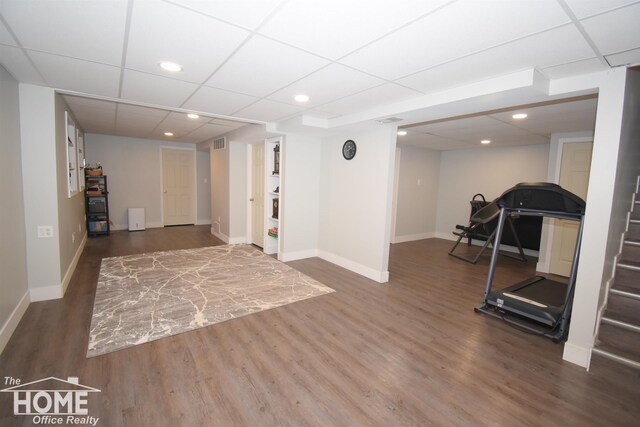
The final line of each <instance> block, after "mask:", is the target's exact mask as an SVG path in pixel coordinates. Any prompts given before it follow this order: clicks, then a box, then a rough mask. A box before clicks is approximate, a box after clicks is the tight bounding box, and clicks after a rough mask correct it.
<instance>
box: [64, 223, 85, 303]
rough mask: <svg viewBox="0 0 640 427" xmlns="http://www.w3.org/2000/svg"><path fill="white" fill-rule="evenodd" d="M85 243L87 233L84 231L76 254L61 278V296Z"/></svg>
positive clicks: (65, 289)
mask: <svg viewBox="0 0 640 427" xmlns="http://www.w3.org/2000/svg"><path fill="white" fill-rule="evenodd" d="M86 244H87V233H84V237H83V238H82V242H80V245H79V246H78V250H77V251H76V254H75V255H74V256H73V260H71V264H69V268H67V272H66V273H65V275H64V277H63V278H62V284H61V287H62V296H64V294H65V293H66V292H67V288H68V287H69V282H71V277H72V276H73V272H74V271H76V267H77V266H78V261H79V260H80V256H81V255H82V251H83V250H84V245H86Z"/></svg>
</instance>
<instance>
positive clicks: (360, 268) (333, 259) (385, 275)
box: [318, 250, 389, 283]
mask: <svg viewBox="0 0 640 427" xmlns="http://www.w3.org/2000/svg"><path fill="white" fill-rule="evenodd" d="M318 257H320V258H322V259H323V260H325V261H329V262H330V263H332V264H336V265H338V266H340V267H343V268H346V269H347V270H351V271H353V272H354V273H358V274H360V275H361V276H364V277H366V278H369V279H371V280H375V281H376V282H378V283H386V282H388V281H389V272H388V271H378V270H374V269H373V268H371V267H367V266H366V265H362V264H358V263H357V262H354V261H351V260H350V259H346V258H343V257H341V256H339V255H336V254H332V253H331V252H327V251H323V250H318Z"/></svg>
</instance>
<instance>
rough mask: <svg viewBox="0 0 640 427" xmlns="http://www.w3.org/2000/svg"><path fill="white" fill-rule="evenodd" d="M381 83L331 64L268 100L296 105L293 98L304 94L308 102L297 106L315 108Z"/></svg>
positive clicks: (377, 79) (368, 76)
mask: <svg viewBox="0 0 640 427" xmlns="http://www.w3.org/2000/svg"><path fill="white" fill-rule="evenodd" d="M383 83H384V80H381V79H379V78H377V77H372V76H370V75H368V74H365V73H363V72H360V71H356V70H353V69H351V68H348V67H345V66H344V65H340V64H331V65H329V66H327V67H325V68H323V69H321V70H319V71H316V72H315V73H313V74H311V75H310V76H307V77H305V78H303V79H302V80H298V81H297V82H295V83H293V84H292V85H289V86H287V87H286V88H284V89H282V90H279V91H278V92H276V93H274V94H273V95H270V96H269V99H272V100H274V101H280V102H285V103H289V104H294V105H296V102H295V100H294V99H293V98H294V96H295V95H298V94H305V95H308V96H309V101H308V102H306V103H304V104H299V106H300V107H315V106H317V105H321V104H325V103H327V102H330V101H334V100H337V99H340V98H343V97H345V96H348V95H351V94H354V93H356V92H360V91H362V90H365V89H369V88H371V87H373V86H379V85H381V84H383Z"/></svg>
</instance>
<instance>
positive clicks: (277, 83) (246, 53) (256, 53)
mask: <svg viewBox="0 0 640 427" xmlns="http://www.w3.org/2000/svg"><path fill="white" fill-rule="evenodd" d="M328 63H329V62H328V61H327V60H325V59H322V58H319V57H317V56H315V55H311V54H309V53H306V52H303V51H301V50H299V49H295V48H293V47H289V46H286V45H284V44H282V43H279V42H276V41H273V40H269V39H267V38H264V37H261V36H255V37H253V38H252V39H251V40H249V41H248V42H247V43H246V44H245V45H244V46H242V48H241V49H240V50H239V51H238V52H237V53H236V54H235V55H233V57H232V58H231V59H229V61H228V62H227V63H226V64H224V65H223V66H222V67H221V68H220V70H218V71H217V72H216V73H215V74H214V75H213V76H212V77H211V78H210V79H209V81H208V82H207V83H206V84H207V85H208V86H213V87H217V88H224V89H228V90H232V91H235V92H240V93H246V94H248V95H253V96H259V97H262V96H265V95H268V94H270V93H271V92H273V91H276V90H278V89H280V88H281V87H283V86H286V85H288V84H289V83H291V82H292V81H295V80H297V79H299V78H301V77H304V76H306V75H307V74H309V73H312V72H313V71H315V70H317V69H318V68H320V67H323V66H325V65H327V64H328Z"/></svg>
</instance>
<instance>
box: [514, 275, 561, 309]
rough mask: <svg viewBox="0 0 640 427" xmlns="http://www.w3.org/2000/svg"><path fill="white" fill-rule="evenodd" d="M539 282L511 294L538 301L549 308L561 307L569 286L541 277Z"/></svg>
mask: <svg viewBox="0 0 640 427" xmlns="http://www.w3.org/2000/svg"><path fill="white" fill-rule="evenodd" d="M538 279H539V280H537V281H535V282H533V283H531V284H530V285H528V286H523V287H521V288H519V289H513V288H512V289H510V290H509V292H510V293H512V294H514V295H518V296H521V297H524V298H528V299H531V300H534V301H538V302H540V303H542V304H545V305H548V306H555V307H560V306H562V305H563V304H564V300H565V298H566V296H567V284H566V283H561V282H556V281H555V280H551V279H545V278H543V277H539V278H538Z"/></svg>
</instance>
